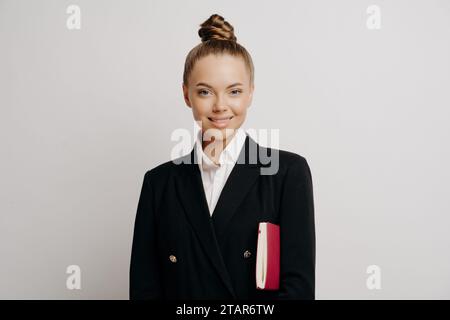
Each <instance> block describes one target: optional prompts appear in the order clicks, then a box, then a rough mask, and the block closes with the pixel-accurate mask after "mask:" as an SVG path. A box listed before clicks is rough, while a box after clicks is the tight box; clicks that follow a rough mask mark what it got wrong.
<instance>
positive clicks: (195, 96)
mask: <svg viewBox="0 0 450 320" xmlns="http://www.w3.org/2000/svg"><path fill="white" fill-rule="evenodd" d="M200 27H201V28H200V30H199V35H200V37H201V39H202V43H200V44H199V45H197V46H196V47H194V48H193V49H192V50H191V51H190V52H189V54H188V55H187V57H186V61H185V68H184V75H183V84H182V90H183V96H184V101H185V103H186V105H187V106H188V107H189V108H190V109H191V110H192V113H193V117H194V119H195V121H196V122H197V123H198V124H199V125H200V129H201V130H200V131H199V134H198V135H197V140H196V143H195V146H194V148H193V149H192V151H191V153H190V154H187V155H185V156H183V157H181V158H178V159H175V160H173V161H168V162H166V163H163V164H161V165H159V166H157V167H156V168H153V169H152V170H149V171H147V172H146V174H145V176H144V181H143V184H142V189H141V196H140V198H139V204H138V208H137V214H136V221H135V227H134V238H133V246H132V253H131V266H130V298H131V299H207V300H210V299H262V300H266V299H314V297H315V295H314V294H315V293H314V288H315V229H314V204H313V191H312V177H311V171H310V169H309V166H308V163H307V161H306V159H305V158H303V157H302V156H300V155H298V154H295V153H292V152H288V151H284V150H276V149H271V148H264V147H261V146H260V145H259V144H258V143H257V142H255V141H254V140H253V139H252V138H251V137H250V136H249V135H248V134H247V133H246V132H245V131H244V130H243V129H242V128H241V126H242V124H243V122H244V121H245V118H246V115H247V109H248V108H249V107H250V105H251V102H252V97H253V92H254V67H253V62H252V59H251V57H250V54H249V53H248V52H247V50H246V49H245V48H244V47H243V46H241V45H240V44H238V43H237V42H236V36H235V35H234V29H233V27H232V26H231V25H230V24H229V23H228V22H226V21H225V20H224V19H223V17H221V16H219V15H217V14H214V15H212V16H211V17H210V18H209V19H208V20H206V21H205V22H204V23H203V24H201V26H200ZM262 155H264V156H265V158H264V157H262ZM267 155H270V157H269V159H270V163H269V164H268V163H267V161H266V160H267V157H266V156H267ZM255 158H256V160H257V161H256V163H254V162H251V160H250V159H255ZM272 162H276V164H275V167H276V168H277V170H275V172H271V173H270V174H264V173H263V172H264V169H265V168H266V166H271V165H272ZM261 222H269V223H272V224H276V225H279V230H280V236H279V244H276V245H277V248H279V251H280V255H279V256H278V255H276V257H277V258H274V256H272V259H271V260H270V261H271V262H273V263H274V264H276V265H279V269H276V270H279V274H278V272H277V274H276V277H277V278H275V279H279V288H273V287H272V288H271V289H272V290H261V289H260V288H257V285H256V257H257V247H258V246H257V239H258V226H259V224H260V223H261ZM272 248H273V247H272ZM269 258H271V257H268V259H269ZM275 260H277V261H275ZM277 283H278V282H277Z"/></svg>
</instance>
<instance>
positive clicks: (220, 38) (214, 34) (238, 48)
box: [183, 14, 255, 85]
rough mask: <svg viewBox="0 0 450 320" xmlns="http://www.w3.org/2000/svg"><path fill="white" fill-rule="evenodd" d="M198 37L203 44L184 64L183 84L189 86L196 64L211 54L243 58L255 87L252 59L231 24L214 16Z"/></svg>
mask: <svg viewBox="0 0 450 320" xmlns="http://www.w3.org/2000/svg"><path fill="white" fill-rule="evenodd" d="M198 35H199V36H200V38H201V40H202V42H201V43H200V44H198V45H197V46H195V47H194V48H192V50H191V51H189V53H188V55H187V56H186V61H185V63H184V73H183V83H184V84H185V85H188V79H189V76H190V74H191V72H192V70H193V69H194V66H195V63H196V62H197V61H198V60H200V59H201V58H203V57H206V56H208V55H210V54H214V55H221V54H230V55H232V56H236V57H241V58H242V59H243V60H244V63H245V65H246V66H247V68H248V70H249V73H250V84H251V85H253V83H254V79H255V68H254V66H253V61H252V57H251V56H250V54H249V53H248V51H247V50H246V49H245V48H244V47H243V46H242V45H240V44H239V43H237V42H236V36H235V35H234V28H233V26H232V25H231V24H229V23H228V22H227V21H225V19H224V18H223V17H222V16H219V15H218V14H213V15H212V16H210V17H209V18H208V20H206V21H205V22H203V23H202V24H201V25H200V30H198Z"/></svg>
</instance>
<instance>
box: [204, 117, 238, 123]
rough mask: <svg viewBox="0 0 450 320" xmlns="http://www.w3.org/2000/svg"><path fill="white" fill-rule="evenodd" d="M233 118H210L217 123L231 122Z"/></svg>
mask: <svg viewBox="0 0 450 320" xmlns="http://www.w3.org/2000/svg"><path fill="white" fill-rule="evenodd" d="M231 118H233V117H232V116H231V117H220V118H208V119H209V120H210V121H216V122H220V121H226V120H231Z"/></svg>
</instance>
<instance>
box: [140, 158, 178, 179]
mask: <svg viewBox="0 0 450 320" xmlns="http://www.w3.org/2000/svg"><path fill="white" fill-rule="evenodd" d="M175 161H176V160H169V161H166V162H164V163H161V164H159V165H157V166H156V167H154V168H152V169H150V170H147V171H146V172H145V175H144V180H145V181H148V182H150V181H151V182H155V183H159V182H165V181H167V180H168V178H169V177H170V176H171V175H172V174H173V173H174V172H175V170H176V169H177V164H176V162H175Z"/></svg>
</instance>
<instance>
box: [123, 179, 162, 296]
mask: <svg viewBox="0 0 450 320" xmlns="http://www.w3.org/2000/svg"><path fill="white" fill-rule="evenodd" d="M154 207H155V206H154V193H153V188H152V185H151V182H150V171H148V172H147V173H146V174H145V175H144V182H143V184H142V188H141V194H140V197H139V203H138V207H137V213H136V219H135V224H134V234H133V244H132V249H131V263H130V292H129V294H130V300H143V299H145V300H150V299H161V297H162V290H161V283H160V280H159V279H160V273H159V270H158V264H157V248H156V232H155V231H156V226H155V212H154Z"/></svg>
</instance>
